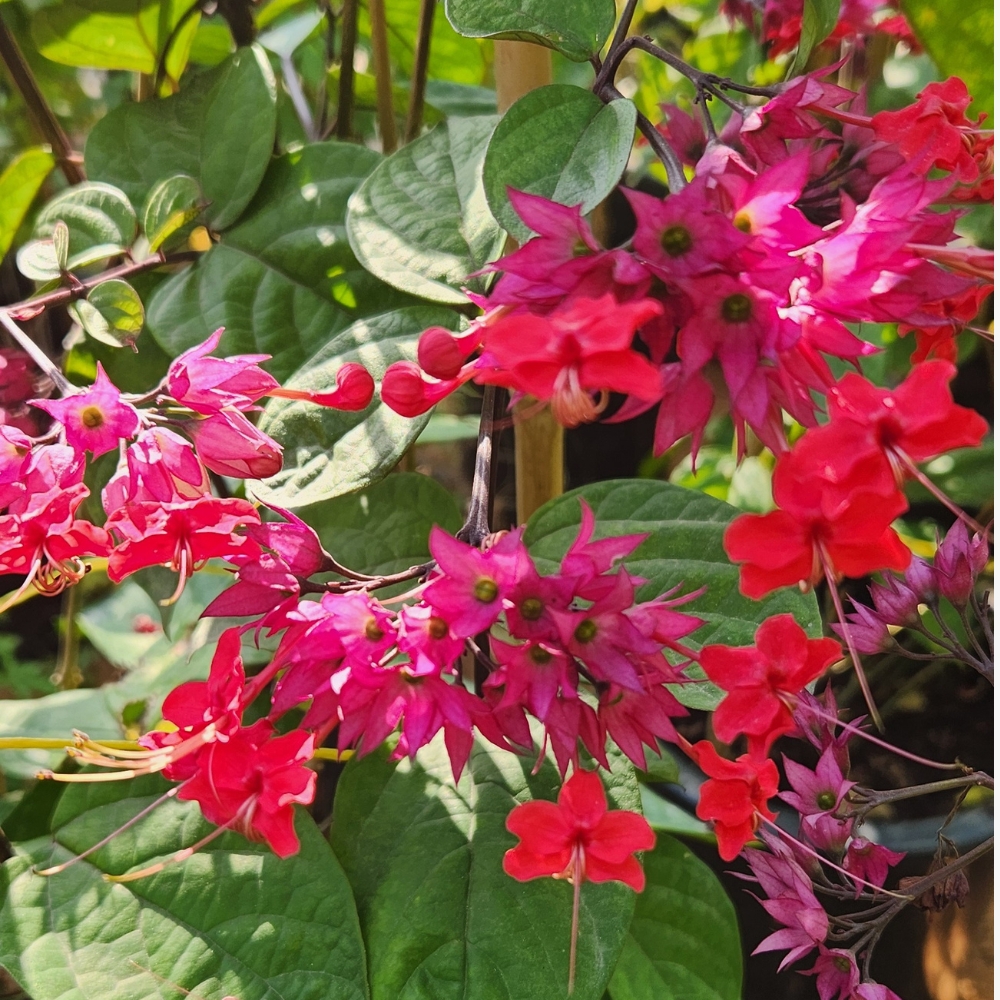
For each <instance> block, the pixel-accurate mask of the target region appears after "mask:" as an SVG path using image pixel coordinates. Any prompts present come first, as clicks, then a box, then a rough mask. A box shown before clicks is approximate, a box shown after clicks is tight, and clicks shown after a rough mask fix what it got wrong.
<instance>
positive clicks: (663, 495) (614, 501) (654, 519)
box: [524, 479, 820, 710]
mask: <svg viewBox="0 0 1000 1000" xmlns="http://www.w3.org/2000/svg"><path fill="white" fill-rule="evenodd" d="M581 499H582V500H586V501H587V503H588V504H590V506H591V508H592V509H593V511H594V517H595V519H596V523H595V527H594V537H595V538H608V537H609V536H613V535H615V536H616V535H631V534H647V535H648V536H649V537H648V538H647V539H646V540H645V541H644V542H643V543H642V545H640V546H639V547H638V548H637V549H636V550H635V552H634V553H633V554H632V555H631V556H630V557H629V558H628V559H627V560H626V562H625V565H626V566H628V568H629V570H631V572H633V573H635V574H636V575H637V576H641V577H643V578H644V579H645V580H647V581H648V582H647V583H646V584H644V585H643V586H642V587H641V588H640V590H639V591H638V593H637V595H636V599H637V600H641V601H647V600H651V599H652V598H654V597H656V596H657V595H658V594H662V593H665V592H666V591H667V590H669V589H670V588H671V587H676V586H678V585H680V587H681V592H682V593H690V592H691V591H695V590H698V589H699V588H700V587H706V588H707V590H706V592H705V593H704V594H702V596H701V597H698V598H697V599H696V600H694V601H692V602H691V603H690V604H689V605H685V606H684V607H683V608H682V609H681V610H683V611H687V612H689V613H690V614H692V615H697V616H698V617H699V618H704V619H705V621H706V624H705V625H703V626H702V627H701V628H700V629H699V630H698V631H697V632H695V633H694V634H693V635H692V636H690V637H689V638H688V639H687V640H685V641H688V642H692V643H694V644H695V646H702V645H707V644H709V643H724V644H726V645H730V646H747V645H751V644H752V643H753V636H754V632H755V631H756V630H757V626H758V625H760V623H761V622H762V621H763V620H764V619H765V618H769V617H770V616H771V615H777V614H782V613H786V612H791V613H792V614H793V615H794V616H795V618H796V620H797V621H798V622H799V624H800V625H802V627H803V628H804V629H806V631H807V632H808V633H809V634H810V635H819V634H820V617H819V608H818V607H817V604H816V597H815V595H814V594H812V593H811V592H810V593H809V594H800V593H799V592H798V591H795V590H791V589H787V588H786V589H784V590H779V591H776V592H775V593H773V594H771V595H770V596H769V597H768V598H767V599H766V600H763V601H752V600H750V599H749V598H748V597H744V596H743V595H742V594H741V593H740V592H739V570H738V569H737V568H736V566H734V565H733V564H732V563H731V562H730V561H729V559H728V557H727V556H726V553H725V551H724V550H723V548H722V534H723V532H724V531H725V530H726V527H727V526H728V524H729V522H730V521H731V520H732V519H733V518H734V517H736V516H737V515H738V514H739V511H737V510H735V509H734V508H733V507H730V506H729V504H726V503H723V502H722V501H721V500H716V499H715V498H713V497H710V496H706V495H705V494H704V493H697V492H695V491H694V490H686V489H684V488H683V487H680V486H673V485H671V484H670V483H662V482H657V481H655V480H648V479H613V480H609V481H607V482H603V483H594V484H593V485H591V486H584V487H583V488H582V489H578V490H573V491H572V492H570V493H566V494H564V495H563V496H561V497H557V498H556V499H555V500H550V501H549V502H548V503H547V504H545V506H544V507H542V508H540V509H539V510H538V511H536V512H535V513H534V514H533V515H532V516H531V518H530V520H529V521H528V525H527V528H526V529H525V534H524V541H525V544H526V545H527V546H528V548H529V550H530V552H531V555H532V557H533V558H534V560H535V562H536V563H537V565H538V568H539V571H540V572H542V573H551V572H554V571H555V569H556V568H557V566H558V564H559V560H560V559H561V558H562V556H563V555H564V554H565V552H566V550H567V549H568V548H569V546H570V543H571V542H572V541H573V539H574V538H575V537H576V535H577V532H578V531H579V528H580V509H581V508H580V501H581ZM692 676H694V675H692ZM701 676H704V675H701ZM674 694H675V695H676V696H677V697H678V698H679V699H680V700H681V701H682V702H683V703H684V704H685V705H688V706H690V707H692V708H698V709H706V710H710V709H712V708H714V707H715V706H716V705H717V704H718V702H719V700H720V699H721V697H722V693H721V692H720V691H719V689H718V688H717V687H715V685H714V684H710V683H708V682H707V681H706V682H704V683H701V684H684V685H679V686H677V687H676V688H675V689H674Z"/></svg>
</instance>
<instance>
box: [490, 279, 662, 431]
mask: <svg viewBox="0 0 1000 1000" xmlns="http://www.w3.org/2000/svg"><path fill="white" fill-rule="evenodd" d="M660 312H661V307H660V305H659V304H658V303H656V302H654V301H652V300H651V299H641V300H640V301H638V302H629V303H624V304H621V305H620V304H618V303H617V302H616V301H615V299H614V297H613V296H611V295H603V296H602V297H601V298H599V299H584V298H572V299H569V300H567V301H566V302H565V303H564V304H563V305H561V306H560V307H559V308H558V309H556V310H554V311H553V312H552V313H550V314H549V315H548V316H546V317H541V316H531V315H524V314H522V313H515V314H510V315H507V316H503V317H501V318H500V319H498V320H497V321H496V322H495V323H492V324H491V325H489V326H488V327H486V329H485V331H484V338H483V342H484V345H485V348H486V350H487V351H488V352H489V354H490V356H491V359H492V360H493V362H494V363H495V364H496V366H497V368H498V369H499V371H497V372H492V373H489V374H483V375H482V379H483V380H484V381H491V382H493V381H495V382H497V383H498V384H501V385H506V386H509V387H510V388H513V389H516V390H517V391H518V392H523V393H527V394H528V395H531V396H534V397H535V398H536V399H539V400H543V401H549V402H551V406H552V413H553V415H554V416H555V418H556V420H558V421H559V422H560V423H561V424H563V425H564V426H566V427H575V426H576V425H577V424H580V423H584V422H586V421H592V420H595V419H596V418H597V417H598V416H599V415H600V413H601V411H602V410H603V409H604V407H605V406H606V405H607V398H608V393H609V392H624V393H630V394H632V395H635V396H638V397H639V398H641V399H656V398H658V397H659V395H660V376H659V372H658V370H657V369H656V367H655V366H654V365H653V364H652V363H651V362H650V361H648V360H647V359H646V358H645V357H643V356H642V355H641V354H639V353H638V352H636V351H633V350H632V349H631V348H632V336H633V334H634V333H635V331H636V329H637V328H638V327H640V326H642V324H643V323H646V322H648V321H649V320H650V319H652V318H654V317H655V316H658V315H659V314H660ZM595 394H596V395H597V397H598V398H597V399H596V400H595V399H594V395H595Z"/></svg>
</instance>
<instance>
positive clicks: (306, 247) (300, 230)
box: [147, 142, 413, 499]
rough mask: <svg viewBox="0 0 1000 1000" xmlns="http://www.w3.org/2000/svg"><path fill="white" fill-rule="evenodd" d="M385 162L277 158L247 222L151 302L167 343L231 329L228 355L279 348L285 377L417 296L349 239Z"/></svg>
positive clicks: (333, 147) (321, 154) (309, 149)
mask: <svg viewBox="0 0 1000 1000" xmlns="http://www.w3.org/2000/svg"><path fill="white" fill-rule="evenodd" d="M378 160H379V157H378V154H377V153H374V152H372V151H371V150H369V149H365V148H364V147H363V146H356V145H352V144H349V143H338V142H322V143H316V144H314V145H311V146H306V147H305V148H303V149H301V150H299V151H297V152H295V153H287V154H286V155H285V156H282V157H280V158H279V159H276V160H275V161H274V162H273V163H272V164H271V168H270V169H269V171H268V173H267V176H266V177H265V178H264V183H263V184H262V185H261V188H260V191H259V192H258V195H257V197H256V198H255V199H254V201H253V203H252V204H251V206H250V207H249V209H248V210H247V211H246V213H245V214H244V215H243V217H242V218H241V219H240V221H239V223H238V224H237V225H235V226H233V227H232V228H231V229H229V230H228V231H227V232H225V233H223V235H222V240H221V242H220V243H219V244H218V245H216V246H213V247H212V249H211V250H209V251H208V252H207V253H205V254H204V255H203V256H202V257H201V258H200V259H199V260H198V261H197V262H196V263H195V264H193V265H192V266H191V267H190V268H188V269H187V270H185V271H182V272H180V273H179V274H176V275H174V276H173V277H172V278H171V279H170V280H169V281H167V282H165V283H164V284H163V285H161V286H160V287H159V288H158V289H157V290H156V292H155V294H154V295H153V297H152V299H150V300H149V309H148V314H147V315H148V319H147V322H148V324H149V328H150V330H151V331H152V333H153V336H154V337H155V338H156V339H157V341H159V343H160V344H161V345H162V346H163V348H164V349H165V350H166V351H167V352H168V353H169V354H171V355H174V356H176V355H177V354H179V353H180V352H181V351H184V350H187V348H189V347H193V346H194V345H195V344H198V343H200V342H201V341H203V340H204V339H205V338H206V337H208V336H209V334H211V333H212V331H213V330H215V329H217V328H218V327H220V326H224V327H225V328H226V335H225V337H224V338H223V341H222V345H221V351H222V353H223V354H234V353H250V354H271V355H272V356H273V360H271V361H270V362H268V363H267V365H266V367H267V368H268V370H269V371H270V372H271V374H272V375H274V376H275V378H277V379H279V380H280V381H283V380H284V379H286V378H287V377H288V376H289V375H291V374H292V372H294V371H296V370H297V369H299V368H301V367H302V366H303V365H304V364H305V362H306V361H307V360H308V359H309V358H310V357H311V356H312V355H314V354H315V353H316V352H317V351H318V350H320V348H322V347H323V346H324V345H325V344H328V343H329V342H330V341H332V340H333V339H334V338H335V337H336V336H337V335H338V334H340V333H341V332H343V331H344V330H345V329H346V328H347V327H348V326H350V325H351V324H352V323H354V322H355V321H356V320H359V319H361V318H362V317H366V316H371V315H373V314H376V313H381V312H386V311H388V310H390V309H394V308H396V307H397V306H400V305H406V304H408V303H410V302H412V301H413V299H411V298H409V297H408V296H404V295H401V294H400V293H399V292H397V291H394V290H393V289H391V288H389V287H387V286H386V285H384V284H382V282H380V281H378V280H376V279H375V278H374V277H372V276H371V275H370V274H369V273H368V272H367V271H365V270H364V269H363V268H362V267H360V266H359V264H358V262H357V260H356V259H355V257H354V254H353V253H352V251H351V248H350V245H349V243H348V241H347V233H346V230H345V228H344V218H345V215H346V213H347V199H348V198H349V197H350V196H351V194H352V193H353V191H354V189H355V188H356V187H357V185H358V184H359V183H360V182H361V180H362V179H363V178H364V177H365V176H366V175H367V174H368V172H369V171H370V170H371V169H372V167H374V166H375V164H376V163H377V162H378ZM315 499H319V497H317V498H315Z"/></svg>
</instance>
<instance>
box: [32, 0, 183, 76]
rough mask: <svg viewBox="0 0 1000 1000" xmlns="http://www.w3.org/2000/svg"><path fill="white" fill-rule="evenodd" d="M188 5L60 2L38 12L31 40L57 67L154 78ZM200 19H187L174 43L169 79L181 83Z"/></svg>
mask: <svg viewBox="0 0 1000 1000" xmlns="http://www.w3.org/2000/svg"><path fill="white" fill-rule="evenodd" d="M190 6H191V4H190V0H62V2H60V3H57V4H52V5H50V6H48V7H44V8H43V9H42V10H40V11H38V13H37V14H35V16H34V17H33V18H32V21H31V35H32V38H33V39H34V42H35V45H36V46H37V47H38V51H39V52H41V54H42V55H43V56H45V57H46V58H47V59H51V60H52V61H53V62H57V63H63V64H64V65H66V66H89V67H93V68H95V69H124V70H131V71H132V72H134V73H148V74H150V75H152V74H153V73H154V72H155V70H156V64H157V60H158V59H159V56H160V53H161V52H162V51H163V46H164V44H165V43H166V40H167V38H168V36H169V35H170V33H171V31H172V30H173V28H174V26H175V25H176V24H177V23H178V21H179V20H180V18H181V16H182V15H183V14H184V12H185V11H186V10H188V8H189V7H190ZM199 19H200V14H199V13H195V14H194V15H193V16H191V17H189V18H188V19H187V21H186V22H185V23H184V25H183V26H182V27H181V28H180V30H179V31H178V33H177V35H176V37H175V38H174V39H173V41H172V43H171V46H170V52H169V55H168V57H167V61H166V71H167V75H168V76H169V77H170V78H171V79H173V80H178V79H179V78H180V75H181V72H182V71H183V69H184V66H185V65H186V64H187V59H188V52H189V50H190V48H191V40H192V39H193V38H194V34H195V32H196V31H197V30H198V21H199Z"/></svg>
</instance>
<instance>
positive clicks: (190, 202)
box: [142, 174, 202, 251]
mask: <svg viewBox="0 0 1000 1000" xmlns="http://www.w3.org/2000/svg"><path fill="white" fill-rule="evenodd" d="M201 208H202V197H201V188H200V187H199V186H198V182H197V181H196V180H195V179H194V178H193V177H189V176H188V175H187V174H174V176H173V177H167V178H165V179H164V180H162V181H159V182H158V183H157V184H155V185H154V186H153V190H152V191H150V192H149V196H148V197H147V198H146V204H145V205H144V206H143V209H142V231H143V232H144V233H145V234H146V239H147V240H149V249H150V251H155V250H159V249H160V247H162V246H163V245H164V244H165V243H167V241H169V240H171V238H172V237H174V236H176V235H178V234H182V231H183V230H184V229H185V227H187V226H188V225H189V224H190V223H191V222H193V221H194V219H196V218H197V216H198V215H199V213H200V212H201Z"/></svg>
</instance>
